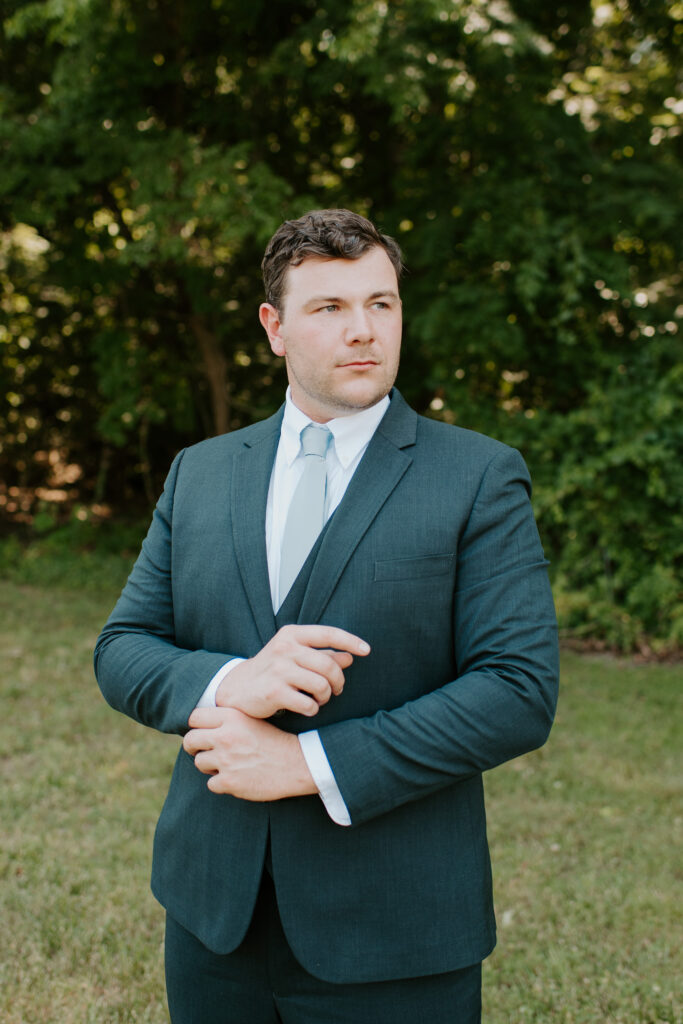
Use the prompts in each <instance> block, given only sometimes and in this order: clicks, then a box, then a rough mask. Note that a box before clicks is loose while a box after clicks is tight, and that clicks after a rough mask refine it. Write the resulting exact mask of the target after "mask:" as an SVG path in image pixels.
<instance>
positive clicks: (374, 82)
mask: <svg viewBox="0 0 683 1024" xmlns="http://www.w3.org/2000/svg"><path fill="white" fill-rule="evenodd" d="M4 6H5V13H6V18H5V21H4V37H3V42H2V51H3V52H2V54H0V56H1V57H2V67H3V68H4V72H3V82H2V87H1V93H0V102H1V104H2V121H1V123H0V146H1V147H2V149H1V152H2V161H1V165H0V211H1V212H0V216H1V217H2V224H3V234H2V247H1V249H0V277H1V278H2V284H3V290H4V298H3V300H2V317H3V319H2V321H1V322H0V367H1V372H2V374H3V379H2V388H1V389H0V393H2V395H3V396H4V400H5V403H6V406H5V408H4V409H0V429H1V430H2V434H3V439H2V450H1V451H0V465H1V466H2V471H3V475H4V476H5V477H6V479H7V481H8V486H11V487H12V488H13V493H12V494H10V493H9V491H6V492H5V494H4V500H5V508H6V509H8V508H10V509H16V507H17V506H18V505H21V494H22V493H23V492H22V488H24V487H25V488H28V489H30V494H35V493H37V495H38V498H40V497H41V495H42V497H43V500H48V499H49V498H50V497H51V496H52V498H54V497H55V495H57V496H59V495H60V494H61V495H63V496H64V495H65V496H67V497H68V496H70V495H71V494H75V493H76V492H78V494H79V496H80V498H81V500H84V501H87V502H90V503H92V502H95V503H99V504H101V503H102V502H105V501H106V502H108V503H109V504H110V505H113V506H115V507H120V506H121V503H122V502H123V501H124V500H125V501H126V502H133V503H135V501H136V498H137V499H138V500H139V496H140V495H142V496H143V497H144V500H145V501H146V502H147V503H149V502H150V501H151V500H152V498H153V495H154V494H155V492H156V491H157V489H158V487H159V483H160V479H161V477H162V476H163V473H164V471H165V468H166V466H167V464H168V459H169V457H170V455H171V454H172V452H173V451H174V450H175V449H177V448H178V447H179V446H181V445H182V444H185V443H188V442H190V441H193V440H195V439H198V438H200V437H202V436H205V435H206V434H209V433H214V432H217V431H222V430H225V429H230V428H232V427H235V426H238V425H240V424H242V423H244V422H247V421H250V420H252V419H255V418H258V417H259V416H261V415H263V414H265V413H267V412H269V411H270V410H272V409H273V408H275V407H276V406H277V405H278V404H279V402H280V400H281V394H282V384H283V376H282V371H281V368H279V367H277V366H276V365H274V363H273V360H272V357H271V355H270V352H269V350H268V348H267V345H266V343H265V338H263V337H261V333H260V328H259V327H258V324H257V321H256V316H255V312H256V306H257V304H258V302H259V300H260V297H261V286H260V280H259V262H260V257H261V253H262V251H263V247H264V244H265V241H266V240H267V238H268V237H269V235H270V234H271V232H272V231H273V230H274V228H275V227H276V226H277V225H278V224H279V223H280V221H281V220H282V219H283V218H285V217H289V216H297V215H299V214H300V213H302V212H303V211H304V210H306V209H309V208H311V207H314V206H328V207H329V206H347V207H351V208H354V209H357V210H359V211H360V212H364V213H367V214H368V215H370V216H371V217H372V218H373V219H375V220H376V221H377V223H378V224H379V225H380V227H381V228H382V229H384V230H386V231H388V232H390V233H391V234H394V235H396V236H397V237H398V239H399V241H400V242H401V244H402V246H403V248H404V250H405V253H406V258H407V263H408V267H409V274H408V276H407V278H406V280H405V284H404V287H403V294H404V308H405V316H406V341H405V349H404V358H403V364H402V369H401V374H400V377H399V384H400V386H401V388H402V390H403V391H404V393H405V394H406V396H407V397H408V399H409V400H410V401H411V402H412V403H413V404H414V405H415V406H416V407H417V408H418V409H419V410H420V411H424V412H428V413H429V414H430V415H433V416H436V417H440V418H443V419H445V420H447V421H449V422H458V423H460V424H462V425H465V426H469V427H472V428H474V429H479V430H484V431H486V432H489V433H493V434H494V435H496V436H498V437H500V438H502V439H503V440H506V441H508V442H510V443H512V444H516V445H518V446H519V447H520V448H521V449H522V451H523V452H524V454H525V456H526V458H527V460H528V462H529V463H530V466H531V469H532V473H533V475H534V478H535V481H536V485H537V488H536V503H537V510H538V514H539V518H540V524H541V529H542V533H543V537H544V541H545V542H546V546H547V547H548V549H549V552H550V555H551V558H552V559H553V563H554V571H555V574H556V585H557V593H558V599H559V602H560V607H561V611H562V614H563V620H564V622H565V624H566V625H567V627H568V628H570V629H572V630H575V631H579V632H582V633H585V634H586V635H600V636H603V637H605V638H606V639H608V640H610V642H616V643H618V644H620V645H621V646H623V647H628V646H633V645H635V644H637V643H639V642H640V639H641V636H642V635H644V634H649V635H650V636H653V637H655V638H657V637H659V638H660V642H661V643H665V642H669V643H681V641H682V640H683V598H682V596H681V591H680V582H679V581H678V578H677V569H678V570H680V560H681V540H680V538H681V525H682V524H681V510H680V504H681V502H680V498H681V494H682V493H683V486H682V485H683V480H682V478H681V473H682V471H681V468H680V467H681V454H683V453H682V451H681V448H682V445H681V426H680V407H681V405H680V399H681V391H682V390H683V384H682V371H681V360H680V341H679V334H678V323H679V320H680V314H681V306H680V302H681V299H680V294H679V293H678V291H679V285H680V273H681V271H680V260H681V242H680V227H679V223H677V216H678V215H679V212H680V198H681V169H680V154H679V147H680V126H679V124H678V115H680V112H681V104H680V101H677V100H676V98H675V97H676V95H677V80H676V76H677V74H678V71H679V68H678V63H677V54H678V53H679V51H680V46H681V43H682V42H683V5H681V4H679V3H674V4H671V3H665V2H662V0H649V2H648V0H612V2H607V3H600V4H598V3H595V4H593V5H591V4H590V3H588V2H586V0H579V2H578V3H573V4H569V3H567V4H565V5H564V6H562V5H560V6H553V5H548V4H544V3H541V2H540V0H398V2H394V3H389V2H382V0H343V2H342V0H326V3H325V5H324V6H322V5H321V4H320V3H317V2H313V0H308V2H288V0H283V2H278V3H270V4H266V3H264V2H263V0H253V2H252V3H250V4H248V5H245V4H244V3H239V2H237V0H192V2H190V0H144V2H142V3H137V2H136V3H133V2H132V0H113V2H111V0H110V2H106V3H105V2H104V0H47V2H44V3H26V2H22V0H10V2H6V3H5V5H4ZM79 474H80V479H77V478H78V477H79ZM36 487H37V488H38V490H37V492H36V491H35V488H36ZM28 501H29V499H28V498H27V502H28ZM27 508H28V505H27ZM31 511H35V509H31Z"/></svg>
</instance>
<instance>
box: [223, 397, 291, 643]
mask: <svg viewBox="0 0 683 1024" xmlns="http://www.w3.org/2000/svg"><path fill="white" fill-rule="evenodd" d="M282 413H283V410H282V409H280V411H279V412H277V413H276V414H275V415H274V416H271V417H270V418H269V419H267V420H263V422H261V423H256V424H254V426H253V427H252V428H250V429H249V430H248V431H247V432H246V437H245V440H244V447H243V449H242V450H241V451H240V452H239V453H238V454H237V455H236V456H235V462H234V467H233V474H232V488H231V512H232V533H233V544H234V546H235V556H236V558H237V564H238V565H239V569H240V573H241V575H242V582H243V584H244V589H245V591H246V594H247V598H248V600H249V604H250V607H251V611H252V615H253V616H254V621H255V622H256V626H257V629H258V632H259V635H260V637H261V640H262V641H263V643H264V644H266V643H268V641H269V640H270V639H271V637H272V636H273V634H274V633H275V632H276V626H275V616H274V614H273V604H272V600H271V596H270V582H269V577H268V557H267V553H266V526H265V524H266V502H267V500H268V485H269V483H270V475H271V471H272V468H273V462H274V461H275V453H276V451H277V445H278V441H279V439H280V424H281V423H282Z"/></svg>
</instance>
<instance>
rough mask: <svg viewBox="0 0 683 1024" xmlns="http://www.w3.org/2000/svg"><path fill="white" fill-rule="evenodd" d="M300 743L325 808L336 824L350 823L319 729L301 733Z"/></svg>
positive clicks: (349, 816)
mask: <svg viewBox="0 0 683 1024" xmlns="http://www.w3.org/2000/svg"><path fill="white" fill-rule="evenodd" d="M299 745H300V746H301V752H302V754H303V755H304V757H305V759H306V764H307V765H308V770H309V772H310V773H311V775H312V776H313V781H314V782H315V784H316V786H317V787H318V792H319V793H320V798H321V800H322V802H323V804H324V805H325V810H326V811H327V813H328V814H329V816H330V817H331V818H332V821H333V822H334V823H335V824H336V825H350V824H351V815H350V814H349V811H348V808H347V806H346V804H345V803H344V798H343V797H342V795H341V793H340V791H339V786H338V785H337V783H336V780H335V778H334V775H333V774H332V769H331V767H330V762H329V761H328V760H327V754H326V753H325V748H324V747H323V745H322V742H321V740H320V736H319V735H318V731H317V729H313V730H311V731H310V732H301V733H299Z"/></svg>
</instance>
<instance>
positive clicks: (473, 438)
mask: <svg viewBox="0 0 683 1024" xmlns="http://www.w3.org/2000/svg"><path fill="white" fill-rule="evenodd" d="M416 441H417V443H418V444H419V445H420V446H421V448H423V449H424V450H427V451H432V452H433V453H434V454H435V456H436V457H437V458H448V457H451V458H454V459H457V460H462V459H467V460H470V461H472V462H476V463H479V464H482V463H483V464H488V463H489V462H492V461H493V460H494V459H496V458H497V457H498V456H503V455H504V454H505V453H507V454H509V455H512V454H515V455H517V456H518V453H516V452H515V450H514V449H513V448H511V447H510V446H509V445H507V444H505V443H504V442H503V441H498V440H497V439H496V438H495V437H489V436H488V435H487V434H482V433H480V432H479V431H477V430H471V429H469V428H468V427H460V426H457V425H456V424H453V423H444V422H443V421H442V420H434V419H431V418H430V417H429V416H421V415H420V414H419V413H418V414H417V434H416Z"/></svg>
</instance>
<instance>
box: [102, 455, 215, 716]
mask: <svg viewBox="0 0 683 1024" xmlns="http://www.w3.org/2000/svg"><path fill="white" fill-rule="evenodd" d="M183 455H184V453H183V452H180V454H179V455H178V456H176V458H175V460H174V462H173V465H172V466H171V469H170V471H169V474H168V477H167V479H166V484H165V486H164V492H163V494H162V496H161V498H160V499H159V502H158V504H157V507H156V509H155V511H154V517H153V519H152V523H151V526H150V529H149V532H148V534H147V537H146V538H145V540H144V542H143V545H142V550H141V552H140V556H139V558H138V560H137V562H136V563H135V566H134V568H133V571H132V573H131V575H130V577H129V579H128V583H127V584H126V587H125V589H124V591H123V593H122V594H121V597H120V598H119V600H118V602H117V604H116V606H115V608H114V610H113V612H112V614H111V615H110V617H109V619H108V621H107V623H106V625H105V627H104V629H103V630H102V633H101V634H100V636H99V638H98V641H97V645H96V647H95V674H96V676H97V681H98V683H99V685H100V689H101V690H102V693H103V694H104V696H105V698H106V700H107V701H108V703H109V704H111V706H112V707H113V708H115V709H116V710H117V711H122V712H123V713H124V714H126V715H129V716H130V717H131V718H134V719H136V721H138V722H142V724H143V725H148V726H151V727H152V728H154V729H159V730H160V731H162V732H169V733H179V734H181V735H182V734H183V733H185V732H187V729H188V725H187V720H188V718H189V716H190V714H191V712H192V710H193V709H194V707H195V706H196V704H197V701H198V700H199V698H200V697H201V695H202V693H203V692H204V690H205V689H206V687H207V685H208V683H209V682H210V680H211V679H212V677H213V676H214V675H215V673H216V672H217V671H218V669H219V668H220V667H221V666H222V665H224V664H225V663H226V661H228V660H229V658H230V657H231V655H229V654H226V653H220V652H214V651H206V650H185V649H183V648H182V647H179V646H177V645H176V642H175V623H174V608H173V587H172V578H171V558H172V543H171V535H172V520H173V500H174V494H175V487H176V480H177V476H178V470H179V467H180V464H181V462H182V459H183Z"/></svg>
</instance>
